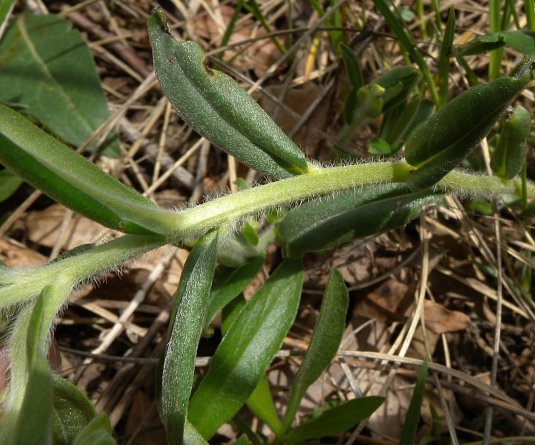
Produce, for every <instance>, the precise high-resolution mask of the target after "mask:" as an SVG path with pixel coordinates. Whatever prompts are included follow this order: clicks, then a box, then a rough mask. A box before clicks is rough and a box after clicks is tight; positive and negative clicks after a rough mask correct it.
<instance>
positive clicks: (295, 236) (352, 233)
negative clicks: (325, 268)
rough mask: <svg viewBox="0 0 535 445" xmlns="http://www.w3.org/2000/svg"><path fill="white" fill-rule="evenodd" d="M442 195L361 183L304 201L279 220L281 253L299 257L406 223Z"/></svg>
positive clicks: (403, 186)
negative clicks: (354, 188) (341, 190)
mask: <svg viewBox="0 0 535 445" xmlns="http://www.w3.org/2000/svg"><path fill="white" fill-rule="evenodd" d="M441 198H442V196H441V195H440V194H435V193H431V192H427V191H425V192H416V193H409V192H408V190H407V187H406V186H405V185H403V184H389V185H385V186H373V187H371V186H370V187H365V188H362V189H358V190H352V191H347V192H344V193H343V194H340V195H338V196H335V197H334V198H331V199H325V198H324V199H319V200H315V201H310V202H307V203H305V204H303V205H301V206H300V207H298V208H296V209H293V210H291V211H290V212H288V214H287V215H286V217H285V218H284V220H283V221H282V222H281V223H280V224H279V238H280V240H281V243H282V245H283V251H284V254H285V256H287V257H289V258H299V257H301V256H303V255H304V254H305V253H306V252H311V251H318V250H323V249H327V248H330V247H334V246H336V245H338V244H341V243H344V242H348V241H351V240H352V239H354V238H358V237H363V236H368V235H372V234H375V233H379V232H381V231H384V230H389V229H393V228H395V227H399V226H402V225H404V224H407V223H408V222H410V221H411V220H412V219H414V218H415V217H416V215H418V213H419V212H420V210H421V208H422V206H423V205H425V204H431V203H436V202H438V201H440V199H441Z"/></svg>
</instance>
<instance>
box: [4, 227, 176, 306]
mask: <svg viewBox="0 0 535 445" xmlns="http://www.w3.org/2000/svg"><path fill="white" fill-rule="evenodd" d="M165 243H166V241H165V239H163V238H162V237H160V236H138V235H126V236H123V237H121V238H118V239H116V240H113V241H110V242H109V243H106V244H102V245H100V246H96V247H94V248H92V249H90V250H88V251H86V252H84V253H82V254H78V255H73V256H71V257H68V258H65V259H63V260H59V261H56V262H53V263H50V264H47V265H46V266H43V267H39V268H36V269H19V270H9V269H7V270H5V269H4V270H2V271H0V310H2V309H5V308H7V307H10V306H13V305H15V304H20V303H24V302H25V301H28V300H30V299H31V298H34V297H36V296H37V295H39V293H40V292H41V291H42V289H43V288H44V287H45V286H47V285H48V284H50V283H56V282H58V280H61V281H62V283H67V284H66V285H67V286H68V287H70V288H72V287H74V286H76V285H77V284H79V283H80V282H82V281H84V280H86V279H88V278H89V277H92V276H94V275H97V274H99V273H102V272H105V271H107V270H109V269H111V268H113V267H116V266H117V265H118V264H121V263H123V262H125V261H128V260H130V259H132V258H133V257H136V256H138V255H140V254H142V253H144V252H148V251H150V250H152V249H155V248H157V247H159V246H162V245H163V244H165ZM67 296H68V293H67V295H66V296H65V298H67ZM62 304H63V302H60V303H59V307H61V305H62Z"/></svg>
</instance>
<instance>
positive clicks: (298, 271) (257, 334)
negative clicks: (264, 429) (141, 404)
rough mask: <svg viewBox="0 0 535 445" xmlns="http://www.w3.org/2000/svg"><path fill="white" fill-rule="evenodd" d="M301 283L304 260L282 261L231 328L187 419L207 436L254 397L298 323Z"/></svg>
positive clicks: (192, 404)
mask: <svg viewBox="0 0 535 445" xmlns="http://www.w3.org/2000/svg"><path fill="white" fill-rule="evenodd" d="M302 284H303V271H302V266H301V262H300V261H286V262H283V263H282V264H281V265H280V266H279V267H278V268H277V269H276V270H275V272H274V273H273V274H272V275H271V276H270V277H269V279H268V280H267V281H266V283H265V284H264V286H263V287H262V288H261V289H260V290H259V291H258V292H257V293H256V294H255V295H254V297H253V298H252V299H251V300H250V301H249V302H248V303H247V305H246V306H245V307H244V308H243V310H242V311H241V312H240V313H239V315H238V316H237V318H236V319H235V321H234V322H233V323H232V324H231V325H230V327H229V330H228V332H227V333H226V335H225V336H224V337H223V340H222V341H221V344H220V345H219V347H218V348H217V351H216V352H215V354H214V356H213V358H212V363H211V365H210V368H209V369H208V373H207V374H206V376H205V377H204V379H203V380H202V381H201V383H200V385H199V387H198V389H197V391H196V392H195V394H194V395H193V397H192V399H191V402H190V406H189V411H188V418H189V420H190V421H191V423H192V424H193V425H194V426H195V427H196V428H197V429H198V430H199V432H200V433H201V434H202V435H203V437H205V438H209V437H211V436H212V435H213V434H214V433H215V431H216V430H217V428H219V427H220V426H221V425H222V424H223V423H224V422H226V421H227V420H229V419H230V418H231V417H232V416H233V415H234V414H236V412H237V411H238V410H239V409H240V408H241V406H243V404H244V403H245V402H246V401H247V399H248V398H249V397H250V395H251V394H252V393H253V391H254V389H255V388H256V386H257V385H258V382H259V381H260V379H261V378H262V375H263V374H264V372H265V370H266V368H267V367H268V365H269V363H270V362H271V360H273V357H274V356H275V354H276V353H277V351H278V350H279V348H280V346H281V344H282V341H283V339H284V337H285V335H286V333H287V332H288V330H289V329H290V326H291V325H292V323H293V320H294V318H295V315H296V312H297V307H298V305H299V299H300V295H301V287H302Z"/></svg>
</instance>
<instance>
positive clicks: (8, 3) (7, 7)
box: [0, 0, 15, 35]
mask: <svg viewBox="0 0 535 445" xmlns="http://www.w3.org/2000/svg"><path fill="white" fill-rule="evenodd" d="M14 4H15V0H0V35H1V34H2V32H1V30H2V29H3V27H4V26H5V24H6V19H7V17H8V14H9V11H11V9H12V8H13V5H14Z"/></svg>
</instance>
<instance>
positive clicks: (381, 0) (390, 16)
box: [373, 0, 439, 105]
mask: <svg viewBox="0 0 535 445" xmlns="http://www.w3.org/2000/svg"><path fill="white" fill-rule="evenodd" d="M373 4H374V5H375V7H376V8H377V9H378V10H379V12H380V13H381V14H382V15H383V17H384V18H385V20H386V23H388V26H390V29H392V32H393V33H394V34H395V35H396V37H397V38H398V39H399V43H400V44H401V46H402V47H403V48H404V49H405V51H407V53H408V54H409V56H410V57H411V59H412V60H413V61H414V62H415V63H416V64H417V65H418V67H419V68H420V70H421V71H422V74H423V77H424V80H425V83H426V84H427V87H428V88H429V92H430V93H431V97H432V98H433V102H434V103H435V104H436V105H438V104H439V97H438V93H437V90H436V87H435V83H434V81H433V77H432V76H431V72H430V71H429V67H428V66H427V63H426V62H425V60H424V58H423V57H422V54H421V52H420V50H419V49H418V47H417V46H416V42H415V40H414V39H413V38H412V36H410V35H409V34H407V33H406V32H405V29H404V26H403V25H402V22H401V20H399V19H398V17H396V15H395V14H394V13H393V12H392V11H391V10H390V7H389V6H388V4H387V3H386V1H385V0H373Z"/></svg>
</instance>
